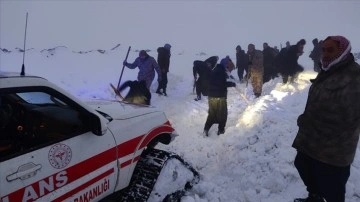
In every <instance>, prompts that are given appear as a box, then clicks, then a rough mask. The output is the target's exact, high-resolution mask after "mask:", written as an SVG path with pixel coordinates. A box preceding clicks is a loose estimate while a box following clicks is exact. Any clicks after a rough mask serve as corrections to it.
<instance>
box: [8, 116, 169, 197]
mask: <svg viewBox="0 0 360 202" xmlns="http://www.w3.org/2000/svg"><path fill="white" fill-rule="evenodd" d="M173 131H174V129H173V128H172V127H171V126H170V123H169V122H166V123H165V124H164V125H162V126H160V127H158V128H155V129H153V130H152V131H151V132H150V133H149V134H148V135H146V137H145V138H144V136H145V135H140V136H138V137H136V138H134V139H131V140H129V141H126V142H124V143H122V144H120V145H118V146H117V148H116V147H113V148H111V149H108V150H106V151H104V152H102V153H100V154H97V155H95V156H93V157H91V158H89V159H86V160H84V161H82V162H80V163H78V164H75V165H73V166H71V167H69V168H67V169H65V170H63V171H60V172H58V173H55V174H54V175H51V176H49V177H47V178H44V179H42V180H39V181H37V182H35V183H33V184H31V185H29V186H27V187H24V188H21V189H19V190H17V191H15V192H12V193H10V194H9V195H7V196H4V197H2V198H1V199H2V201H33V200H36V199H38V198H41V197H43V196H45V195H46V194H49V193H50V192H53V191H55V190H57V189H59V188H61V187H63V186H65V185H66V184H69V183H72V182H74V181H75V180H78V179H80V178H81V177H84V176H85V175H87V174H89V173H91V172H93V171H95V170H97V169H99V168H101V167H102V166H104V165H107V164H109V163H111V162H113V161H116V160H117V158H122V157H124V156H127V155H129V154H132V153H134V152H136V150H137V149H142V148H144V147H145V146H146V145H147V144H148V143H149V142H150V141H151V140H152V139H153V138H154V137H156V136H157V135H158V134H160V133H171V132H173ZM141 140H143V141H142V142H141ZM140 142H141V144H140ZM139 144H140V146H139ZM116 149H118V157H117V156H116ZM139 159H140V156H136V157H135V158H134V159H132V160H129V161H126V162H123V163H122V164H121V167H122V168H123V167H125V166H128V165H130V164H131V162H132V163H133V162H136V161H138V160H139ZM83 186H84V185H82V186H80V187H83ZM85 187H86V186H85ZM75 189H76V190H77V191H79V190H82V188H75ZM66 195H67V194H66Z"/></svg>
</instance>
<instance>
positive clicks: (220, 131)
mask: <svg viewBox="0 0 360 202" xmlns="http://www.w3.org/2000/svg"><path fill="white" fill-rule="evenodd" d="M224 133H225V130H218V132H217V135H221V134H224Z"/></svg>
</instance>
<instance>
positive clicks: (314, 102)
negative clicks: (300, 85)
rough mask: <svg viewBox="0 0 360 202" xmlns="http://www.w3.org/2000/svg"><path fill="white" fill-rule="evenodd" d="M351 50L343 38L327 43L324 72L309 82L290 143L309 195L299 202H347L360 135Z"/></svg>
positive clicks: (359, 87) (359, 94) (359, 85)
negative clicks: (346, 196) (307, 92)
mask: <svg viewBox="0 0 360 202" xmlns="http://www.w3.org/2000/svg"><path fill="white" fill-rule="evenodd" d="M350 51H351V46H350V41H349V40H347V39H346V38H345V37H343V36H329V37H327V38H326V39H325V40H324V42H323V45H322V58H321V64H322V66H321V71H320V73H319V74H318V75H317V77H316V78H315V79H313V80H311V82H312V85H311V87H310V89H309V95H308V99H307V102H306V107H305V110H304V112H303V113H302V114H301V115H300V116H299V117H298V119H297V125H298V126H299V130H298V133H297V135H296V138H295V140H294V142H293V145H292V146H293V147H294V148H295V149H296V150H297V155H296V157H295V161H294V164H295V167H296V169H297V170H298V172H299V175H300V177H301V179H302V180H303V182H304V184H305V186H306V188H307V191H308V192H309V196H308V198H306V199H295V200H294V201H295V202H305V201H315V202H325V200H326V202H344V201H345V192H346V183H347V180H348V179H349V176H350V167H351V164H352V162H353V161H354V157H355V153H356V150H357V149H358V146H357V144H358V141H359V133H360V104H359V103H360V79H359V78H360V65H359V64H358V63H356V62H355V60H354V56H353V55H352V54H351V52H350ZM324 199H325V200H324Z"/></svg>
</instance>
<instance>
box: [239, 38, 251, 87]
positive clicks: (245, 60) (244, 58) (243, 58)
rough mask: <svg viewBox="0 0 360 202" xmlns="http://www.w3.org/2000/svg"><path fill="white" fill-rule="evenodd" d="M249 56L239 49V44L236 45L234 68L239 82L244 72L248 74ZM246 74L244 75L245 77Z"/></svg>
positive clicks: (241, 80)
mask: <svg viewBox="0 0 360 202" xmlns="http://www.w3.org/2000/svg"><path fill="white" fill-rule="evenodd" d="M248 64H249V56H248V55H247V54H246V53H245V51H244V50H242V49H241V46H240V45H238V46H236V69H237V74H238V77H239V81H240V83H243V82H244V80H243V79H244V78H243V77H244V72H245V73H246V75H248ZM246 78H247V76H245V79H246Z"/></svg>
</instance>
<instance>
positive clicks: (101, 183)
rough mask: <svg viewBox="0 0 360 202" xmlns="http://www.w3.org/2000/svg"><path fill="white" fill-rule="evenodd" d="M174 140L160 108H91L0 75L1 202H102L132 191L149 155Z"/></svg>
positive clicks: (41, 82)
mask: <svg viewBox="0 0 360 202" xmlns="http://www.w3.org/2000/svg"><path fill="white" fill-rule="evenodd" d="M175 136H176V133H175V130H174V129H173V128H172V127H171V125H170V123H169V121H168V120H167V118H166V116H165V114H164V113H163V112H160V111H157V110H156V108H154V107H151V106H139V105H132V104H127V103H123V102H119V101H102V100H94V101H91V102H88V103H85V102H83V101H80V100H79V99H77V98H75V97H74V96H72V95H70V94H69V93H67V92H65V91H64V90H62V89H61V88H59V87H57V86H56V85H54V84H52V83H51V82H49V81H47V80H46V79H43V78H40V77H34V76H19V74H17V73H16V74H15V73H4V72H0V201H1V202H12V201H15V202H19V201H74V202H80V201H98V200H100V199H102V198H104V197H106V196H108V195H110V194H112V193H114V192H116V191H118V190H121V189H123V188H125V187H127V186H128V185H129V181H130V179H131V176H132V174H133V171H134V168H135V165H136V163H137V161H138V160H139V158H140V155H141V153H142V151H143V150H144V149H146V148H147V147H148V146H150V145H151V146H153V145H155V144H156V143H157V142H162V143H164V144H168V143H170V142H171V141H172V140H173V138H174V137H175Z"/></svg>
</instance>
